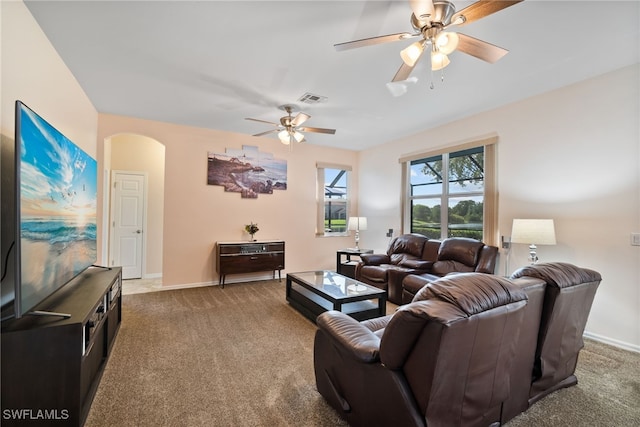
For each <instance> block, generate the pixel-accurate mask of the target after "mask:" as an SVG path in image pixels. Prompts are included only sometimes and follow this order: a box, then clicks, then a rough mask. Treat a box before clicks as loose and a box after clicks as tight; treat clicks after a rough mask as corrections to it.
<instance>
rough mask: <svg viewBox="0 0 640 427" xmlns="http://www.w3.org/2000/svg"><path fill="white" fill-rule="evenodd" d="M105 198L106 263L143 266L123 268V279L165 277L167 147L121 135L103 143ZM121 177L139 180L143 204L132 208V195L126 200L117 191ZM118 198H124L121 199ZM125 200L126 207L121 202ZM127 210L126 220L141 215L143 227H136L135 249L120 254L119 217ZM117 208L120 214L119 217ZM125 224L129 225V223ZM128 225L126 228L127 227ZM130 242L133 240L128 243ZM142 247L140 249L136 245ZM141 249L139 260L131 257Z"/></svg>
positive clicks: (104, 252)
mask: <svg viewBox="0 0 640 427" xmlns="http://www.w3.org/2000/svg"><path fill="white" fill-rule="evenodd" d="M104 159H105V168H104V176H103V182H104V197H103V227H104V228H103V230H105V232H104V237H105V239H104V243H103V247H102V250H103V259H104V258H106V264H107V265H123V259H124V260H125V262H124V263H125V264H129V263H130V262H133V261H131V260H133V259H136V258H137V259H138V261H137V262H140V265H139V266H137V268H124V265H123V276H124V278H125V279H126V278H142V279H160V278H161V277H162V250H163V249H162V248H163V244H162V242H163V218H164V169H165V146H164V145H163V144H162V143H160V142H159V141H157V140H155V139H153V138H149V137H146V136H143V135H136V134H118V135H113V136H111V137H109V138H106V139H105V141H104ZM122 177H134V178H135V177H140V178H141V180H137V181H136V180H133V181H131V182H134V181H136V182H140V188H139V189H138V190H139V191H140V197H141V198H140V200H139V202H136V203H137V204H132V202H131V200H132V198H131V197H130V194H125V195H124V196H123V195H122V193H121V192H120V191H119V190H120V189H119V188H116V187H117V185H118V184H117V182H118V181H119V182H120V183H122V182H123V181H122ZM118 197H123V198H122V199H118ZM122 200H124V203H122V202H121V201H122ZM123 206H124V208H125V209H128V212H129V213H131V214H132V215H129V214H126V213H125V217H131V218H133V216H134V215H133V213H136V214H141V219H140V221H141V223H140V226H139V227H138V226H136V227H135V229H134V230H133V231H132V232H133V233H136V232H138V233H139V236H135V235H133V236H132V239H133V237H139V238H138V239H137V240H136V242H139V243H134V244H132V245H128V246H126V247H125V248H124V249H123V250H120V247H119V245H120V243H119V242H120V240H119V237H118V236H119V234H118V233H117V232H116V230H120V229H121V228H122V226H123V224H121V223H120V221H121V219H122V218H121V217H122V215H120V214H119V213H120V212H121V209H122V208H123ZM116 208H117V210H118V213H116ZM139 210H142V212H139ZM124 222H127V221H126V220H125V221H124ZM125 225H126V224H125ZM127 240H131V239H127ZM138 244H139V245H140V246H139V247H137V246H136V245H138ZM132 248H135V249H139V250H140V255H139V257H135V256H133V254H132V253H129V252H130V251H132V250H133V249H132ZM136 270H138V271H139V276H140V277H135V276H137V275H138V274H136V273H131V274H133V276H132V277H127V276H126V275H124V273H125V271H131V272H134V271H136Z"/></svg>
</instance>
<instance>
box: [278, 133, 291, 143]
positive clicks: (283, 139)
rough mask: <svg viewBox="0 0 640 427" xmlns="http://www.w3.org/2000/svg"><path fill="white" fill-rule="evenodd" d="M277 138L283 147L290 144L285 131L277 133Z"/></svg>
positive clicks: (288, 136)
mask: <svg viewBox="0 0 640 427" xmlns="http://www.w3.org/2000/svg"><path fill="white" fill-rule="evenodd" d="M278 138H280V142H282V143H283V144H285V145H289V144H290V143H291V138H290V135H289V132H287V131H286V130H283V131H280V132H279V133H278Z"/></svg>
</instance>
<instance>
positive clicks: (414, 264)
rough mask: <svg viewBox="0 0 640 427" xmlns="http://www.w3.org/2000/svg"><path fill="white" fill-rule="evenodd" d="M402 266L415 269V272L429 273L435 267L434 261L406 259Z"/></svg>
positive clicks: (401, 263)
mask: <svg viewBox="0 0 640 427" xmlns="http://www.w3.org/2000/svg"><path fill="white" fill-rule="evenodd" d="M400 266H402V267H406V268H413V269H414V270H424V271H425V272H426V271H429V270H431V267H433V261H425V260H422V259H405V260H403V261H401V262H400Z"/></svg>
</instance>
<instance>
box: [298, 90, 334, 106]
mask: <svg viewBox="0 0 640 427" xmlns="http://www.w3.org/2000/svg"><path fill="white" fill-rule="evenodd" d="M327 99H328V98H327V97H326V96H320V95H314V94H313V93H309V92H307V93H305V94H304V95H302V96H301V97H300V98H299V99H298V101H300V102H304V103H305V104H319V103H321V102H327Z"/></svg>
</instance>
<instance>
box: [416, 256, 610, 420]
mask: <svg viewBox="0 0 640 427" xmlns="http://www.w3.org/2000/svg"><path fill="white" fill-rule="evenodd" d="M447 277H452V276H447ZM407 281H412V282H415V284H416V286H417V285H418V284H421V285H422V286H423V288H422V289H428V287H429V286H427V285H428V284H429V281H426V283H425V277H420V276H407V277H406V278H405V281H404V283H405V284H406V283H407ZM600 281H601V276H600V274H599V273H598V272H596V271H594V270H590V269H586V268H581V267H577V266H575V265H573V264H569V263H562V262H554V263H540V264H535V265H530V266H527V267H523V268H521V269H519V270H517V271H516V272H515V273H513V275H512V276H511V283H512V284H513V285H515V286H517V287H518V288H520V289H521V290H523V291H524V292H525V293H526V294H527V297H528V303H527V306H526V308H525V310H524V318H523V323H522V327H521V328H520V331H519V338H518V345H517V349H516V355H515V359H514V361H513V365H512V368H511V373H510V394H509V398H508V399H507V400H506V401H505V402H504V405H503V408H502V417H501V420H502V423H506V422H507V421H509V420H511V419H512V418H514V417H515V416H517V415H518V414H520V413H521V412H524V411H526V410H527V409H528V408H529V407H530V406H531V405H533V404H534V403H535V402H537V401H538V400H540V399H541V398H542V397H544V396H546V395H548V394H550V393H552V392H554V391H556V390H558V389H560V388H564V387H570V386H572V385H575V384H576V383H577V378H576V376H575V368H576V364H577V360H578V355H579V352H580V349H582V347H583V346H584V342H583V339H582V335H583V333H584V329H585V327H586V323H587V318H588V316H589V312H590V311H591V306H592V304H593V299H594V297H595V293H596V290H597V288H598V286H599V284H600ZM468 283H469V284H471V285H472V283H471V282H468ZM422 292H424V291H423V290H420V291H419V292H418V295H420V293H422ZM416 299H418V297H416Z"/></svg>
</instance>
